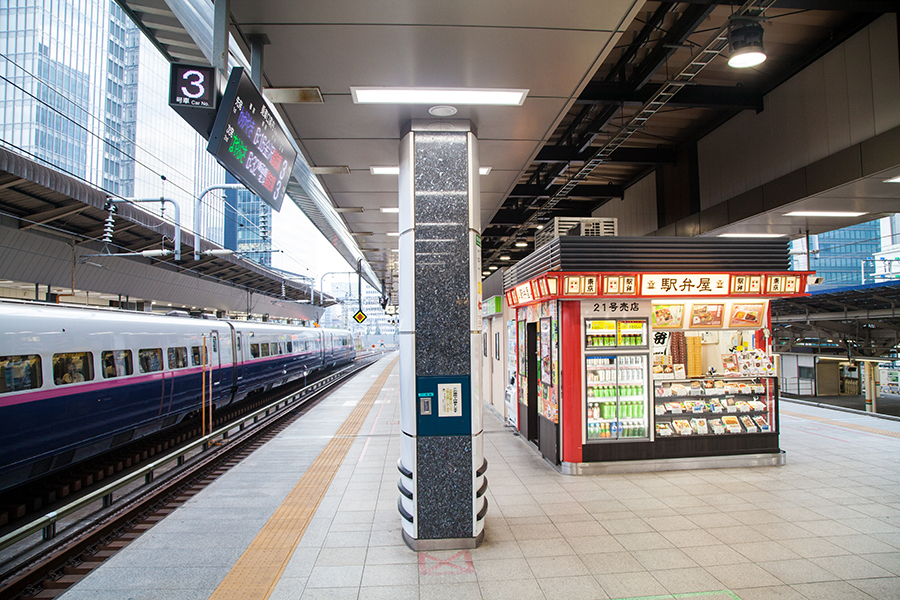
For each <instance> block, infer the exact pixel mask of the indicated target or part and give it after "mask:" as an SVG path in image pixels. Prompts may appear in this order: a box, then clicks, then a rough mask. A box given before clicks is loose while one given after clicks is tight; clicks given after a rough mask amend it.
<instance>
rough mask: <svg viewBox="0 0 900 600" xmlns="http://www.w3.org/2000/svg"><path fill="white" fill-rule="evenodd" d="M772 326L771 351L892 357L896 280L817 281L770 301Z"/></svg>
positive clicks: (899, 332)
mask: <svg viewBox="0 0 900 600" xmlns="http://www.w3.org/2000/svg"><path fill="white" fill-rule="evenodd" d="M772 328H773V335H774V338H775V349H776V351H780V352H814V353H816V354H819V355H824V356H837V357H840V358H847V359H849V358H851V357H852V358H882V359H884V360H895V359H896V358H897V357H898V354H897V346H898V344H900V282H897V281H885V282H880V283H872V284H867V285H859V286H850V287H837V288H835V287H828V288H826V287H824V286H823V287H822V288H821V289H819V290H815V291H812V292H811V294H810V296H808V297H805V298H790V299H785V298H782V299H779V300H773V301H772Z"/></svg>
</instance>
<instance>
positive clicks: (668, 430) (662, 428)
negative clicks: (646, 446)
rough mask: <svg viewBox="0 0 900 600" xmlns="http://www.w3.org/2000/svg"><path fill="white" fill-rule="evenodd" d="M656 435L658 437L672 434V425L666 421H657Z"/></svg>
mask: <svg viewBox="0 0 900 600" xmlns="http://www.w3.org/2000/svg"><path fill="white" fill-rule="evenodd" d="M656 435H658V436H660V437H668V436H670V435H672V427H671V426H670V425H669V424H668V423H657V424H656Z"/></svg>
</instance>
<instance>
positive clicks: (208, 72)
mask: <svg viewBox="0 0 900 600" xmlns="http://www.w3.org/2000/svg"><path fill="white" fill-rule="evenodd" d="M169 104H171V105H176V106H186V107H191V108H215V107H216V70H215V69H214V68H213V67H209V66H198V65H183V64H177V63H176V64H173V65H172V72H171V75H170V78H169Z"/></svg>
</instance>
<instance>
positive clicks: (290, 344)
mask: <svg viewBox="0 0 900 600" xmlns="http://www.w3.org/2000/svg"><path fill="white" fill-rule="evenodd" d="M287 351H288V354H293V353H294V342H288V343H287Z"/></svg>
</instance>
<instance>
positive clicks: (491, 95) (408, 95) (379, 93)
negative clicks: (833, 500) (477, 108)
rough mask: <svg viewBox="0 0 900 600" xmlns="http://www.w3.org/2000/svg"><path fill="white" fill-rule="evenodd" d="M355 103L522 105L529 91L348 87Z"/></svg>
mask: <svg viewBox="0 0 900 600" xmlns="http://www.w3.org/2000/svg"><path fill="white" fill-rule="evenodd" d="M350 93H351V94H352V96H353V102H354V103H355V104H481V105H486V104H491V105H502V106H522V103H523V102H525V97H526V96H527V95H528V90H515V89H490V88H415V87H396V88H391V87H351V88H350Z"/></svg>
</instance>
